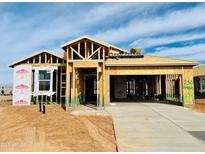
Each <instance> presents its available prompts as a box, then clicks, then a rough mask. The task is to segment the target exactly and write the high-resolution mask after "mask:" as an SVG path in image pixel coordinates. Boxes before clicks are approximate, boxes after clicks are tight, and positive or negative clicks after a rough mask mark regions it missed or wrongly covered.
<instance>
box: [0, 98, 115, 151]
mask: <svg viewBox="0 0 205 154" xmlns="http://www.w3.org/2000/svg"><path fill="white" fill-rule="evenodd" d="M38 110H39V108H38V106H35V105H33V106H28V107H14V106H12V105H11V102H10V101H5V102H0V151H92V152H95V151H97V152H99V151H116V149H117V147H116V140H115V135H114V128H113V122H112V117H111V116H110V115H108V114H102V115H92V114H90V115H82V114H80V115H72V114H70V113H69V112H67V111H64V110H63V109H62V108H61V107H60V106H59V105H48V106H47V107H46V114H42V113H41V112H39V111H38Z"/></svg>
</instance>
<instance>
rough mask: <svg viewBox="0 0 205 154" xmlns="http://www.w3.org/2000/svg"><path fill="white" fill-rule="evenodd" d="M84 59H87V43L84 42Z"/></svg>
mask: <svg viewBox="0 0 205 154" xmlns="http://www.w3.org/2000/svg"><path fill="white" fill-rule="evenodd" d="M85 58H87V42H86V40H85Z"/></svg>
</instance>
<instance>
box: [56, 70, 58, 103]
mask: <svg viewBox="0 0 205 154" xmlns="http://www.w3.org/2000/svg"><path fill="white" fill-rule="evenodd" d="M57 102H58V69H57V70H56V103H57Z"/></svg>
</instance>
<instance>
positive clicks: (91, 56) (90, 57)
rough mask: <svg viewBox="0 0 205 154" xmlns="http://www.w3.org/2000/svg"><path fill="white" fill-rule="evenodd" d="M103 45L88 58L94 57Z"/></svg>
mask: <svg viewBox="0 0 205 154" xmlns="http://www.w3.org/2000/svg"><path fill="white" fill-rule="evenodd" d="M100 48H101V47H99V48H97V49H96V50H95V51H94V52H93V53H92V54H91V55H90V56H89V57H88V58H87V59H90V58H92V57H93V56H94V55H95V54H96V53H97V52H98V51H99V50H100Z"/></svg>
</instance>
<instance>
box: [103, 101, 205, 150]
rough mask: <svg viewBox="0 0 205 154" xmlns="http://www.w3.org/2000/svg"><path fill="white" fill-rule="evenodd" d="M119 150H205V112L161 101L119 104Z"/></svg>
mask: <svg viewBox="0 0 205 154" xmlns="http://www.w3.org/2000/svg"><path fill="white" fill-rule="evenodd" d="M106 110H107V111H108V112H109V113H111V114H112V116H113V119H114V125H115V130H116V138H117V142H118V150H119V151H205V113H198V112H195V111H190V110H189V109H187V108H185V107H180V106H175V105H167V104H159V103H116V104H115V105H109V106H106Z"/></svg>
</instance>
